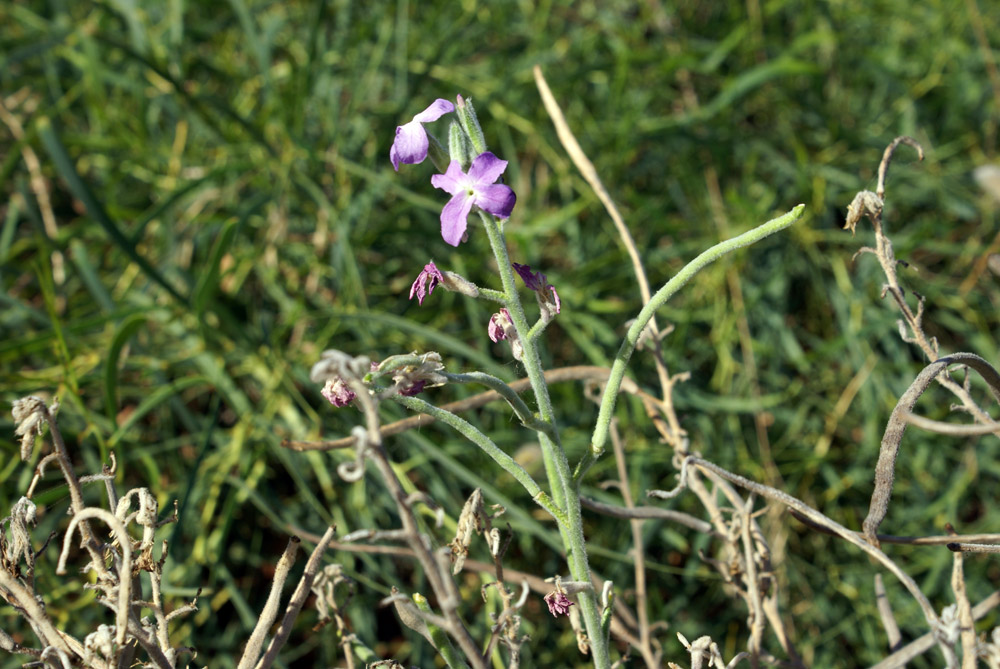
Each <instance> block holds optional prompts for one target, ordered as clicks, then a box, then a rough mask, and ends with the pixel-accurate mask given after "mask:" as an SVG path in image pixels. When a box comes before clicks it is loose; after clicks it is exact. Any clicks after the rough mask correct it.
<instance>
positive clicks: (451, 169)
mask: <svg viewBox="0 0 1000 669" xmlns="http://www.w3.org/2000/svg"><path fill="white" fill-rule="evenodd" d="M431 185H432V186H434V187H435V188H440V189H441V190H443V191H445V192H446V193H448V194H449V195H457V194H458V193H459V191H467V190H469V177H467V176H466V175H465V172H463V171H462V164H461V163H459V162H458V161H457V160H453V161H451V162H450V163H448V169H447V170H445V173H444V174H435V175H434V176H432V177H431Z"/></svg>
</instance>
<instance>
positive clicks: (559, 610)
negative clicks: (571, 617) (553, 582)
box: [545, 591, 573, 618]
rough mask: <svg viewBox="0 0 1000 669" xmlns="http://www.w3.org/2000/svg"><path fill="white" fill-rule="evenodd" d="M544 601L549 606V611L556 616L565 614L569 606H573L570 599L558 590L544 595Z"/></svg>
mask: <svg viewBox="0 0 1000 669" xmlns="http://www.w3.org/2000/svg"><path fill="white" fill-rule="evenodd" d="M545 603H546V604H547V605H548V607H549V613H551V614H552V615H553V616H555V617H557V618H558V617H559V616H565V615H567V614H568V613H569V607H571V606H573V602H571V601H570V599H569V597H567V596H566V595H564V594H563V593H561V592H558V591H556V592H550V593H549V594H547V595H545Z"/></svg>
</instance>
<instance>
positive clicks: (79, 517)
mask: <svg viewBox="0 0 1000 669" xmlns="http://www.w3.org/2000/svg"><path fill="white" fill-rule="evenodd" d="M89 518H99V519H100V520H103V521H104V522H105V523H107V524H108V526H109V527H110V528H111V529H112V530H113V531H114V533H115V536H116V538H117V539H118V546H119V547H120V549H121V553H120V555H121V562H120V563H119V571H118V579H117V585H118V608H117V609H116V614H117V618H116V622H115V625H116V628H115V643H117V644H118V646H119V647H121V646H122V645H124V644H125V633H126V632H127V631H128V614H129V603H130V602H131V601H132V538H131V537H130V536H129V534H128V529H126V527H125V524H124V523H122V521H120V520H118V518H116V517H115V515H114V514H113V513H111V512H110V511H108V510H107V509H100V508H97V507H87V508H84V509H81V510H80V511H78V512H76V513H74V514H73V518H72V520H70V521H69V527H68V528H66V536H65V537H64V538H63V548H62V552H61V553H60V554H59V564H58V566H57V567H56V573H57V574H65V573H66V559H67V557H68V556H69V547H70V543H72V539H73V531H74V530H75V529H76V528H77V527H78V526H79V527H80V528H81V531H80V534H81V535H83V529H82V528H83V525H82V523H84V521H86V520H87V519H89ZM91 536H93V535H91ZM101 564H102V565H103V564H104V562H103V560H102V561H101ZM95 568H96V566H95ZM109 594H110V592H109ZM109 599H110V597H109Z"/></svg>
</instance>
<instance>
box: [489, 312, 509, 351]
mask: <svg viewBox="0 0 1000 669" xmlns="http://www.w3.org/2000/svg"><path fill="white" fill-rule="evenodd" d="M513 327H514V326H513V323H512V321H511V320H510V312H509V311H507V310H506V309H501V310H500V313H496V314H493V315H492V316H490V324H489V325H488V326H486V333H487V334H488V335H489V336H490V339H491V340H492V341H493V343H496V342H498V341H500V340H502V339H506V338H507V331H508V330H509V329H511V328H513Z"/></svg>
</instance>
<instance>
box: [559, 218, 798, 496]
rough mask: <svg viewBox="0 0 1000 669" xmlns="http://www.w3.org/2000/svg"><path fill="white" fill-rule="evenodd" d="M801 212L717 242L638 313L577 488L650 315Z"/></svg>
mask: <svg viewBox="0 0 1000 669" xmlns="http://www.w3.org/2000/svg"><path fill="white" fill-rule="evenodd" d="M804 210H805V205H804V204H800V205H798V206H796V207H795V208H793V209H792V210H791V211H790V212H788V213H787V214H784V215H782V216H779V217H778V218H775V219H772V220H770V221H768V222H767V223H764V224H763V225H760V226H757V227H756V228H754V229H753V230H749V231H747V232H744V233H743V234H742V235H739V236H737V237H733V238H732V239H727V240H726V241H724V242H720V243H718V244H716V245H715V246H713V247H712V248H710V249H708V250H707V251H704V252H703V253H702V254H701V255H699V256H698V257H697V258H695V259H694V260H692V261H691V262H689V263H688V264H687V265H685V266H684V268H683V269H681V271H679V272H678V273H677V274H675V275H674V277H673V278H672V279H670V281H667V283H666V284H665V285H664V286H663V287H662V288H660V290H658V291H657V292H656V294H655V295H653V297H652V298H651V299H650V300H649V302H648V303H647V304H646V306H644V307H643V308H642V311H640V312H639V315H638V316H637V317H636V319H635V321H634V322H633V323H632V327H630V328H629V329H628V333H627V334H626V335H625V341H623V342H622V345H621V348H619V349H618V355H617V356H615V362H614V364H613V365H612V366H611V376H610V378H608V384H607V386H605V388H604V396H603V397H602V398H601V410H600V412H599V414H598V416H597V425H596V426H595V427H594V436H593V438H592V439H591V441H590V451H589V452H588V453H587V454H586V455H585V456H584V458H583V460H581V461H580V464H579V465H578V466H577V468H576V472H575V473H574V474H573V479H574V482H575V483H576V484H577V485H578V484H579V482H580V479H582V478H583V475H584V474H586V473H587V470H588V469H589V468H590V465H592V464H593V463H594V462H595V461H596V460H597V458H599V457H601V454H602V453H603V452H604V446H605V444H606V443H607V440H608V429H609V427H610V425H611V418H612V416H613V415H614V411H615V401H616V400H617V399H618V392H619V390H620V389H621V385H622V381H623V380H624V378H625V368H626V366H627V365H628V361H629V358H631V357H632V353H633V352H634V351H635V347H636V345H637V344H638V342H639V335H640V334H642V331H643V328H645V327H646V325H647V324H648V323H649V321H650V320H651V319H652V318H653V314H655V313H656V310H657V309H659V308H660V307H662V306H663V305H664V304H666V302H667V300H669V299H670V298H671V297H672V296H673V294H674V293H676V292H677V291H678V290H680V289H681V287H682V286H684V284H686V283H687V282H688V281H690V280H691V278H692V277H693V276H694V275H695V274H697V273H698V271H699V270H701V269H702V268H704V267H705V266H707V265H710V264H711V263H713V262H715V261H716V260H718V259H719V258H721V257H722V256H724V255H725V254H727V253H729V252H730V251H735V250H736V249H741V248H743V247H744V246H749V245H750V244H753V243H755V242H758V241H760V240H761V239H764V238H765V237H767V236H768V235H773V234H774V233H776V232H779V231H781V230H784V229H785V228H787V227H788V226H790V225H791V224H792V223H795V222H796V221H797V220H799V219H800V218H801V217H802V212H803V211H804Z"/></svg>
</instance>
